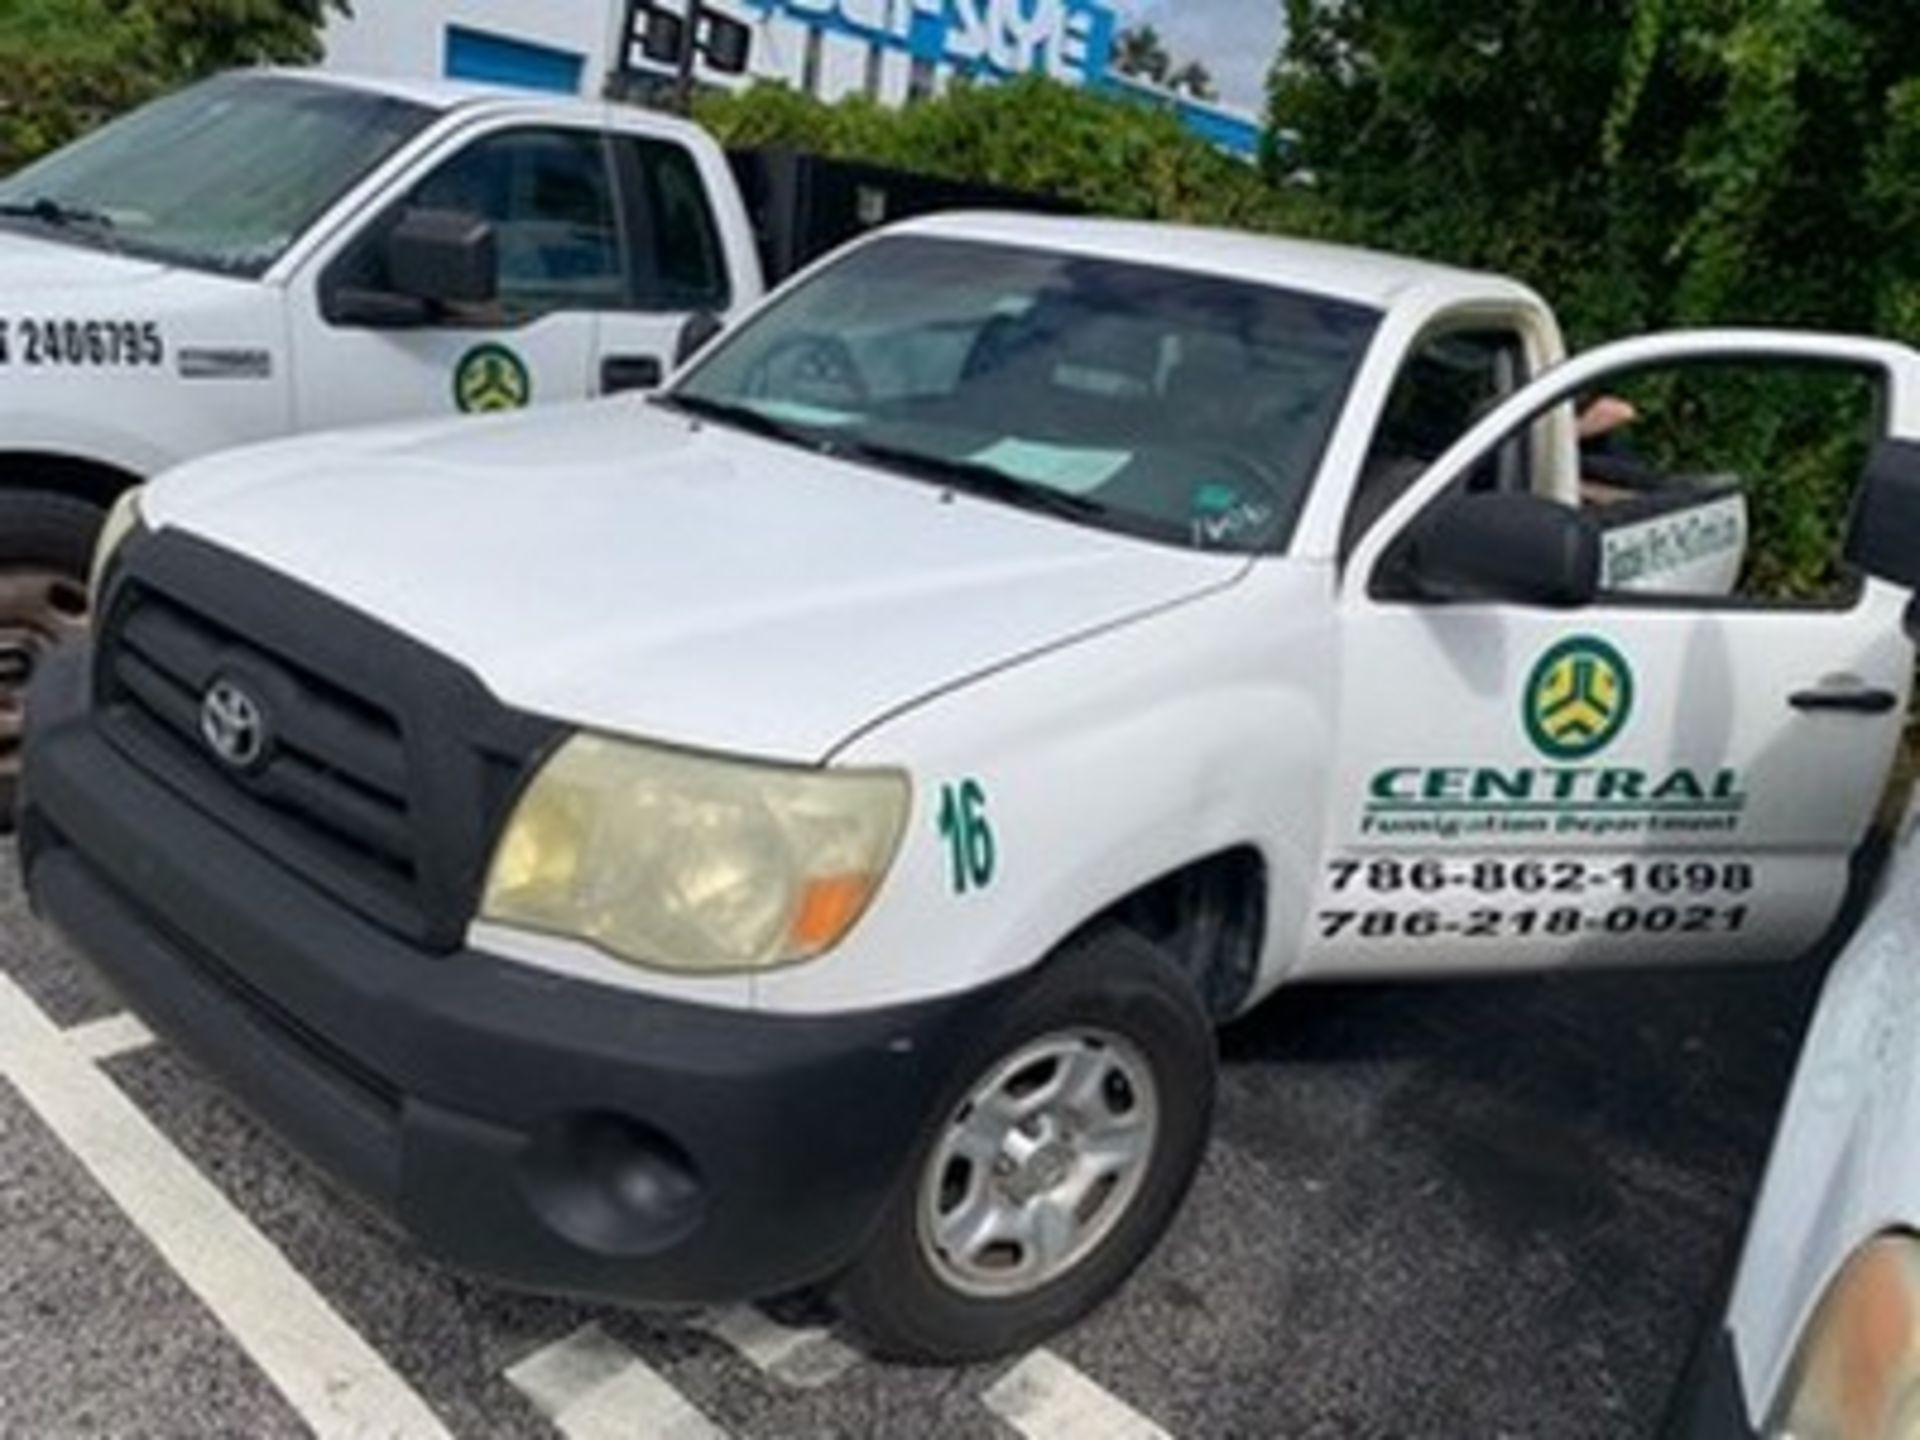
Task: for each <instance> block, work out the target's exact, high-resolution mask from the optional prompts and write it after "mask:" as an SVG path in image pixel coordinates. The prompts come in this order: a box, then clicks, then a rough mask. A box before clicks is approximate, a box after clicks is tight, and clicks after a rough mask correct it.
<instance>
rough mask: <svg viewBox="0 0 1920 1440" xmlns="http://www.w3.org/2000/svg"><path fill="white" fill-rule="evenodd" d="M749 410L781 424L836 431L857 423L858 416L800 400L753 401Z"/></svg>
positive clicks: (749, 403)
mask: <svg viewBox="0 0 1920 1440" xmlns="http://www.w3.org/2000/svg"><path fill="white" fill-rule="evenodd" d="M747 403H748V405H749V408H751V409H753V410H755V411H757V412H758V413H760V414H762V415H764V416H766V417H767V418H768V419H769V420H778V421H780V422H782V423H783V424H791V425H810V426H812V427H814V428H815V429H819V430H837V429H839V428H840V427H841V426H843V425H852V424H855V423H856V422H858V420H859V419H860V417H859V416H858V415H852V414H849V413H848V412H847V411H845V410H829V409H828V408H827V407H826V406H824V405H809V404H807V403H806V402H805V401H802V400H753V401H749V402H747Z"/></svg>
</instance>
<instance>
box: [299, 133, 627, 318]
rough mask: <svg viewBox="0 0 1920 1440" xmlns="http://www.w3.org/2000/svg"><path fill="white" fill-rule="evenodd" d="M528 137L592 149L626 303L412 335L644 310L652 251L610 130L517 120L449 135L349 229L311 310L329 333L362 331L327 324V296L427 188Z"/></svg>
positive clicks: (541, 308) (322, 269) (514, 314)
mask: <svg viewBox="0 0 1920 1440" xmlns="http://www.w3.org/2000/svg"><path fill="white" fill-rule="evenodd" d="M528 132H535V133H539V132H548V133H553V132H559V133H565V134H568V135H574V136H584V137H586V138H587V139H588V140H590V141H592V142H593V146H594V149H595V150H596V151H597V152H598V155H599V160H600V165H601V172H602V175H603V177H604V180H605V185H606V199H607V209H608V217H609V219H610V221H611V223H612V225H613V228H614V237H615V251H616V254H617V256H618V258H619V261H620V270H621V290H622V299H621V303H620V304H619V305H618V306H615V307H611V308H610V307H608V306H607V305H604V304H593V305H585V304H582V305H569V304H556V305H538V306H533V305H529V306H525V307H520V306H513V307H507V306H502V307H501V309H500V311H499V313H498V314H497V315H492V316H488V317H486V318H474V319H470V320H469V319H465V318H460V319H455V320H452V321H449V320H447V319H445V318H439V319H435V320H432V321H428V322H427V323H425V324H422V325H418V326H413V327H409V331H410V333H415V332H419V331H430V332H432V331H438V332H443V333H444V332H462V331H497V332H502V333H507V332H512V331H516V330H524V329H526V328H527V327H529V326H531V325H535V324H538V323H539V322H540V321H542V320H545V319H547V318H548V317H550V316H555V315H607V314H626V313H629V312H633V311H636V310H640V309H642V308H643V307H641V306H640V304H639V303H638V300H639V296H640V293H641V282H640V276H639V274H638V271H639V268H640V258H641V257H642V256H643V255H644V256H647V257H648V262H649V264H650V251H647V250H646V249H645V248H644V247H642V246H640V245H638V244H636V243H635V242H636V237H635V236H634V234H633V232H632V214H631V211H630V207H629V206H628V204H627V203H626V199H625V195H626V190H625V187H624V186H623V185H622V183H621V173H620V165H619V157H618V155H617V153H616V152H615V151H614V149H613V146H612V145H611V144H610V137H609V135H608V134H607V132H606V131H604V130H600V129H596V128H594V127H592V126H588V125H582V124H579V123H569V122H567V121H563V120H556V119H552V118H544V117H537V116H514V117H511V118H508V119H503V120H501V121H499V122H497V123H494V124H490V125H487V126H485V127H484V128H479V129H471V130H463V131H460V132H459V133H458V134H456V135H454V136H450V137H449V139H448V143H447V144H446V146H444V147H443V148H436V149H435V150H434V151H433V152H432V153H431V154H429V155H427V156H425V157H423V158H422V159H421V161H420V163H419V165H418V166H417V167H416V168H415V169H413V170H412V171H410V172H409V173H408V174H406V175H404V176H401V177H399V178H398V180H397V181H396V182H395V184H394V185H393V186H392V187H390V188H392V189H395V190H397V191H398V192H399V193H398V194H397V195H395V196H393V198H391V199H388V200H387V201H386V203H385V204H383V205H380V206H378V207H377V208H374V209H373V210H372V212H371V214H369V215H367V216H365V217H356V218H355V219H354V220H353V221H352V222H351V223H350V224H349V225H348V226H346V227H344V230H343V234H342V236H341V238H340V239H339V241H338V242H337V243H336V244H334V245H333V246H332V247H331V248H330V249H329V251H328V252H327V253H326V254H325V255H323V256H322V257H321V258H320V259H319V261H318V263H317V265H316V267H315V281H314V289H313V304H314V308H315V313H316V314H317V316H318V318H319V320H320V323H321V325H322V327H323V328H325V329H326V330H329V331H341V330H358V329H362V328H364V327H360V326H353V325H342V324H340V323H338V322H336V321H334V320H332V319H331V318H329V317H328V314H327V311H328V306H327V304H326V297H327V295H328V293H329V292H330V291H331V289H332V288H333V287H334V286H335V285H337V284H338V283H339V282H340V272H341V271H342V270H343V269H345V268H346V267H347V266H349V265H351V264H352V263H353V262H354V261H355V259H356V258H357V257H358V256H359V254H360V252H361V249H362V247H363V246H367V245H373V244H378V243H379V241H380V238H381V236H382V234H383V232H384V231H385V230H386V229H387V228H388V227H390V226H391V225H393V224H394V223H395V222H396V221H397V220H398V218H399V216H400V215H401V213H402V212H403V211H405V210H406V208H407V207H408V206H409V205H410V204H412V203H413V196H414V194H415V192H417V191H418V190H419V189H420V187H421V186H422V185H425V184H427V183H428V182H429V181H431V180H432V179H434V177H435V176H437V175H439V174H440V173H441V172H442V171H443V170H445V169H446V167H447V166H449V165H452V164H455V163H457V162H458V161H459V160H460V159H462V158H463V157H464V156H466V155H467V154H468V153H470V152H471V151H472V150H473V149H475V148H476V147H477V146H481V145H486V144H490V143H492V142H494V141H497V140H499V139H501V138H502V137H504V136H510V135H517V134H524V133H528Z"/></svg>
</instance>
